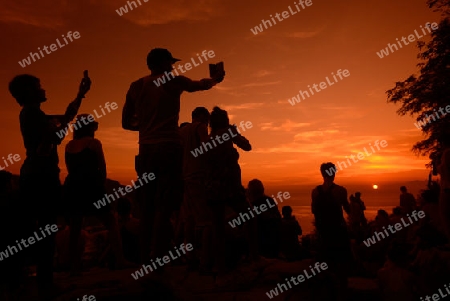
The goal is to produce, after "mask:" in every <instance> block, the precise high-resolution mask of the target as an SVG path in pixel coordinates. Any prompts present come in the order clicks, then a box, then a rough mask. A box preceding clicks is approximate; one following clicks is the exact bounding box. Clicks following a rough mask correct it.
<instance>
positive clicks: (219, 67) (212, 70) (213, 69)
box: [209, 62, 225, 78]
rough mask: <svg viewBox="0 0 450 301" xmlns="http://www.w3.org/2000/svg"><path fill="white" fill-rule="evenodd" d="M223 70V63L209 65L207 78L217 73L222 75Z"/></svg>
mask: <svg viewBox="0 0 450 301" xmlns="http://www.w3.org/2000/svg"><path fill="white" fill-rule="evenodd" d="M223 72H225V69H224V67H223V62H219V63H217V64H209V77H211V78H212V77H214V76H215V75H216V74H217V73H223Z"/></svg>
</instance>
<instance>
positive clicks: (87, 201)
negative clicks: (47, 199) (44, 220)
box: [64, 114, 126, 275]
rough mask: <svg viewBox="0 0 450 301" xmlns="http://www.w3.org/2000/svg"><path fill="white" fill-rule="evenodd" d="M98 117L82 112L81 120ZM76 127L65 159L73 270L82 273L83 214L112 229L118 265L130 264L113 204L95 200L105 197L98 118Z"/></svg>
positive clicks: (104, 165)
mask: <svg viewBox="0 0 450 301" xmlns="http://www.w3.org/2000/svg"><path fill="white" fill-rule="evenodd" d="M82 120H94V116H92V115H89V114H81V115H78V116H77V121H76V123H75V124H77V123H78V121H82ZM78 124H79V125H80V124H81V126H78V127H76V128H74V131H73V140H71V141H69V143H67V145H66V152H65V159H66V166H67V171H68V175H67V177H66V180H65V182H64V193H65V198H66V201H67V206H68V208H67V209H68V210H67V215H68V216H70V251H71V255H70V258H71V265H72V267H71V273H72V275H78V274H80V273H81V257H79V254H80V253H79V252H77V250H78V248H77V245H78V241H79V239H80V233H81V228H82V222H83V217H86V216H95V217H96V218H98V219H99V220H100V221H101V222H102V223H103V224H104V225H105V227H106V228H107V229H108V235H109V239H110V243H111V246H112V250H113V252H114V255H115V268H122V267H124V266H126V264H125V260H124V258H123V252H122V246H121V243H120V236H119V230H118V226H117V222H116V219H115V217H114V215H113V213H112V212H111V206H110V205H109V204H106V206H102V207H100V209H98V208H96V206H94V203H95V202H98V200H101V199H102V198H104V197H105V194H106V189H105V182H106V162H105V156H104V154H103V148H102V143H101V142H100V141H99V140H98V139H96V138H95V132H96V131H97V129H98V122H96V121H90V122H87V124H85V122H80V123H78Z"/></svg>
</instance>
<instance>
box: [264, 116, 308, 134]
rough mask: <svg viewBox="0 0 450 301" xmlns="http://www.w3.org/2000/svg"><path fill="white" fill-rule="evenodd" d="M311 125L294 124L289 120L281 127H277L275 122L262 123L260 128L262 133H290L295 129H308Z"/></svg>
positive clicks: (303, 123) (304, 123)
mask: <svg viewBox="0 0 450 301" xmlns="http://www.w3.org/2000/svg"><path fill="white" fill-rule="evenodd" d="M310 125H311V123H306V122H293V121H291V120H289V119H288V120H286V121H285V122H283V123H282V124H281V125H279V126H275V125H274V123H273V122H264V123H261V124H260V125H259V126H260V127H261V131H286V132H289V131H291V130H294V129H299V128H304V127H308V126H310Z"/></svg>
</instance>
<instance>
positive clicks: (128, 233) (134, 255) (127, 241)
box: [117, 198, 140, 263]
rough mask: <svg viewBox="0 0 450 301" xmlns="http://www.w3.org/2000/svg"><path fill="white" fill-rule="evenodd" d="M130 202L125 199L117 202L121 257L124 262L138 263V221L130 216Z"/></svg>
mask: <svg viewBox="0 0 450 301" xmlns="http://www.w3.org/2000/svg"><path fill="white" fill-rule="evenodd" d="M131 209H132V206H131V202H130V200H129V199H127V198H120V199H118V200H117V217H118V224H119V230H120V237H121V238H122V249H123V256H124V257H125V259H126V260H128V261H130V262H133V263H139V260H140V254H139V228H140V226H139V224H140V222H139V220H138V219H136V218H134V217H133V215H132V214H131Z"/></svg>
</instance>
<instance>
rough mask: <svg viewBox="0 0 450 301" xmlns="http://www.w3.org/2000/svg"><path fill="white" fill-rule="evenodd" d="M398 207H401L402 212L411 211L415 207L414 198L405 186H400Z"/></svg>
mask: <svg viewBox="0 0 450 301" xmlns="http://www.w3.org/2000/svg"><path fill="white" fill-rule="evenodd" d="M400 191H401V194H400V207H402V209H403V214H405V215H406V214H408V213H411V212H412V211H413V210H414V209H415V208H416V199H415V198H414V196H413V195H412V194H411V193H409V192H408V190H407V189H406V187H405V186H402V187H400Z"/></svg>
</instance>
